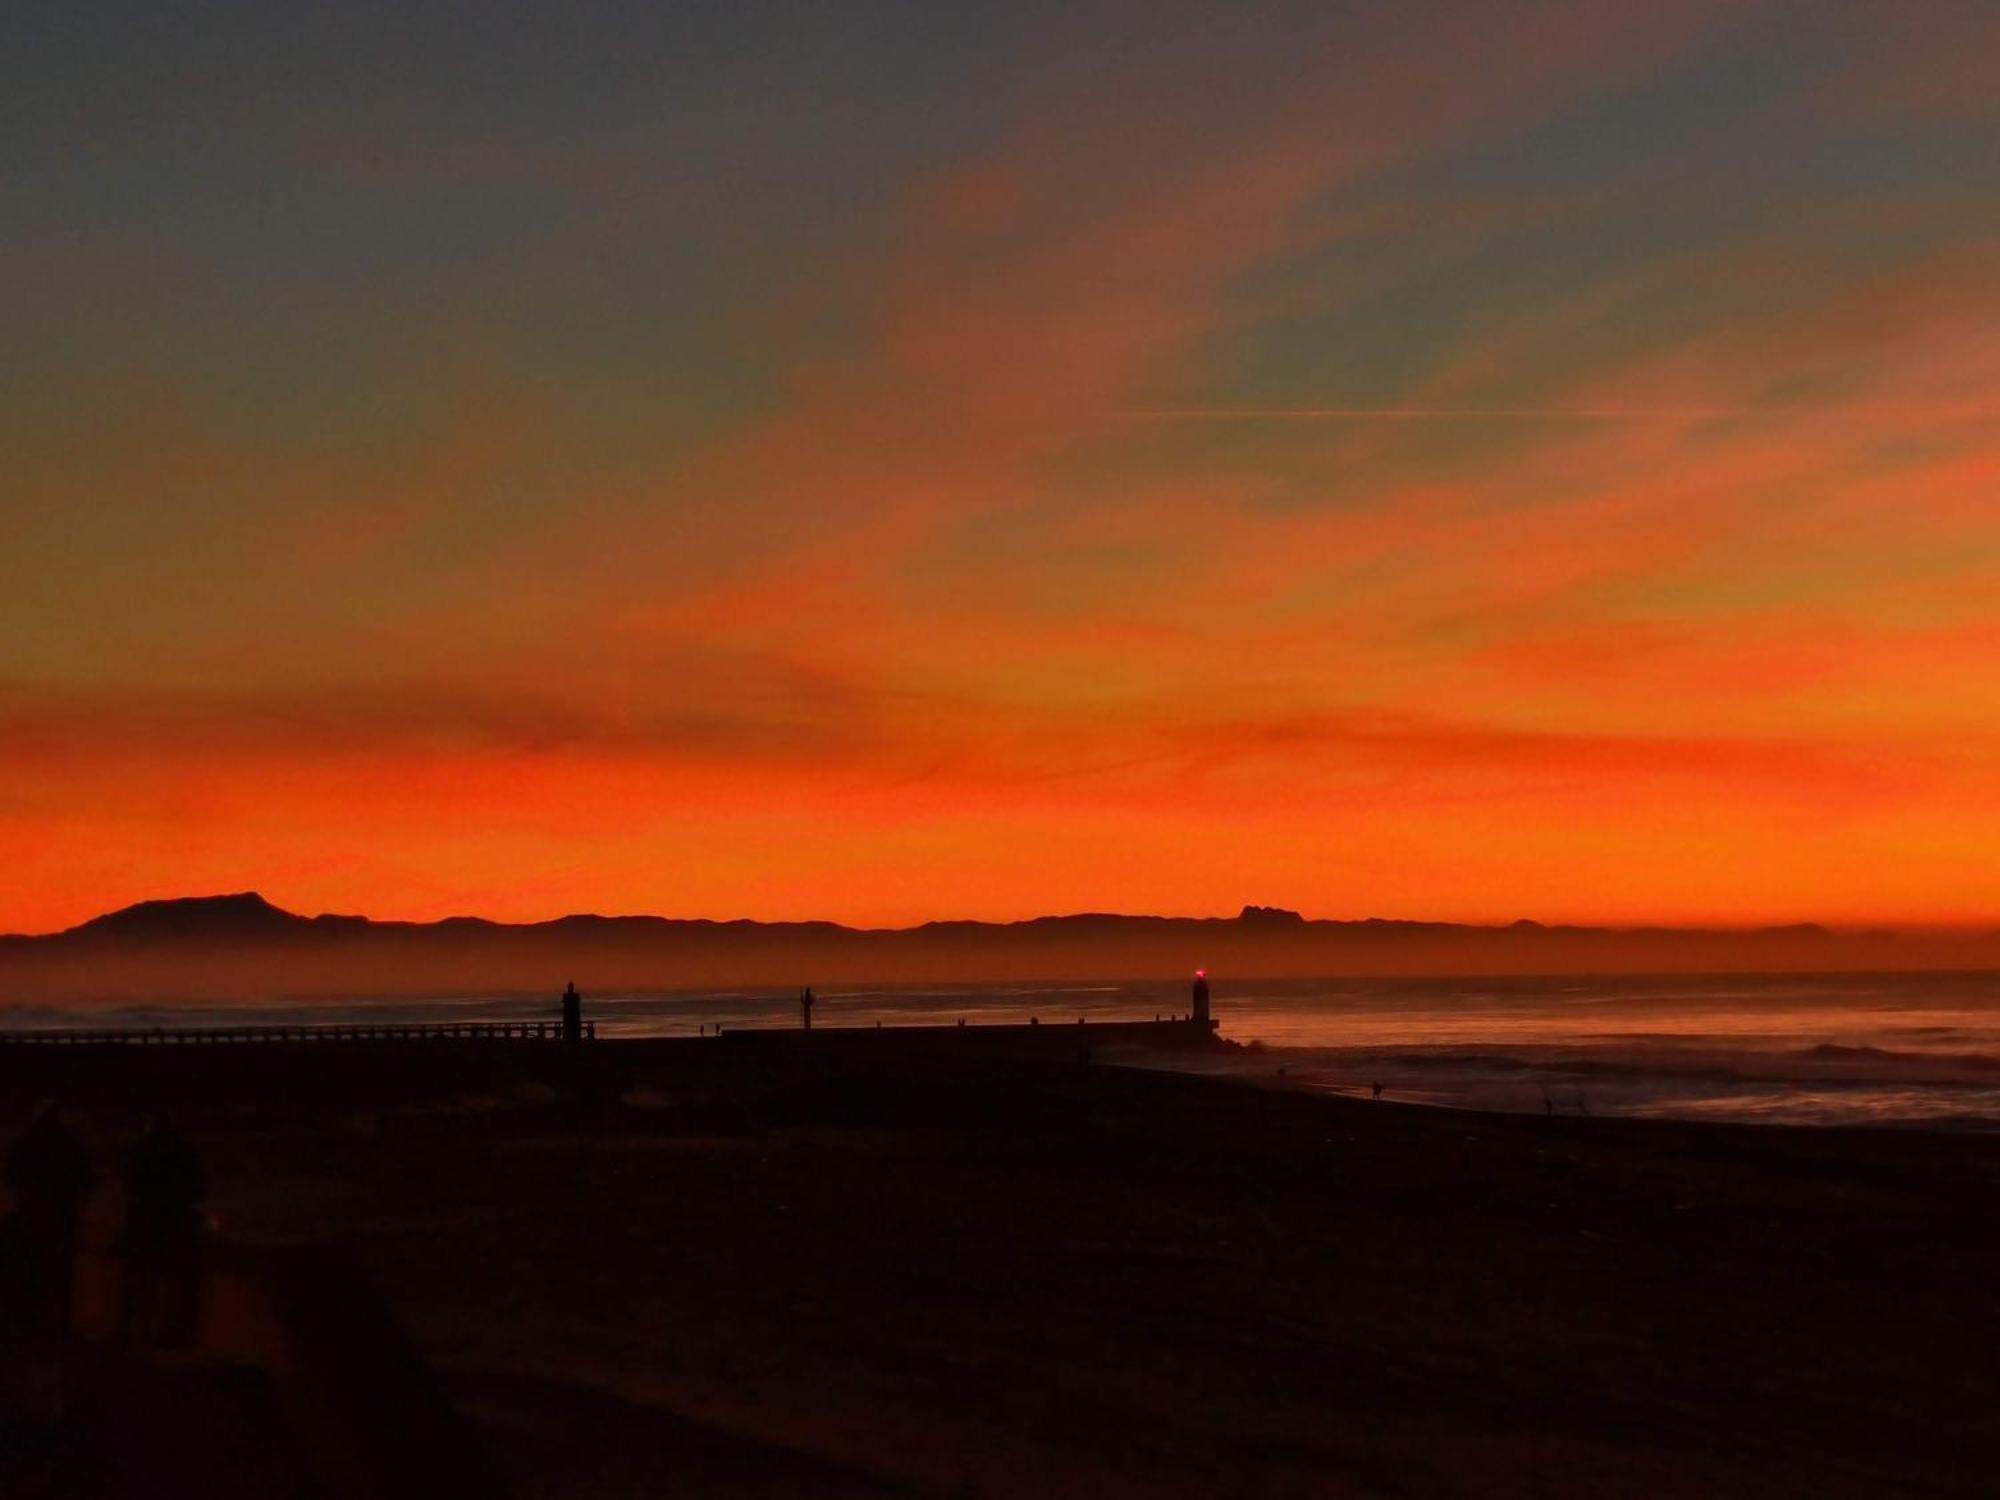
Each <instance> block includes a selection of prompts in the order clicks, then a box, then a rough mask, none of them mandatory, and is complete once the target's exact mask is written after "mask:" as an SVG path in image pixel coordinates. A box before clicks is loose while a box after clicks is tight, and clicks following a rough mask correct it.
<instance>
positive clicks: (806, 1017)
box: [799, 985, 813, 1031]
mask: <svg viewBox="0 0 2000 1500" xmlns="http://www.w3.org/2000/svg"><path fill="white" fill-rule="evenodd" d="M799 1020H800V1021H801V1022H802V1023H804V1026H805V1029H806V1030H807V1031H811V1030H812V1029H813V992H812V986H811V985H807V986H806V987H805V988H804V989H802V990H800V991H799Z"/></svg>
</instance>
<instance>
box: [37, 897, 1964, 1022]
mask: <svg viewBox="0 0 2000 1500" xmlns="http://www.w3.org/2000/svg"><path fill="white" fill-rule="evenodd" d="M1197 968H1206V969H1208V970H1209V971H1210V972H1211V973H1213V974H1215V975H1216V976H1217V977H1218V978H1219V979H1221V980H1222V981H1224V982H1225V983H1227V982H1230V981H1236V980H1242V979H1246V978H1252V977H1260V976H1261V977H1274V976H1279V975H1296V976H1322V975H1323V976H1339V975H1398V974H1408V975H1448V974H1564V973H1599V974H1602V973H1641V972H1644V973H1695V972H1805V973H1810V972H1829V971H1857V970H1870V969H1903V968H1918V969H1992V968H2000V933H1994V932H1990V931H1976V932H1975V931H1967V932H1931V933H1897V932H1888V931H1880V932H1860V931H1855V932H1829V931H1828V930H1826V929H1825V928H1822V927H1819V926H1815V925H1811V924H1804V925H1799V926H1791V927H1773V928H1760V929H1755V930H1737V931H1731V930H1720V929H1673V928H1625V929H1612V928H1592V927H1560V926H1543V925H1541V924H1539V923H1535V922H1527V921H1522V922H1515V923H1512V924H1510V925H1507V926H1468V925H1460V924H1453V923H1442V922H1393V921H1382V920H1379V919H1372V918H1371V919H1369V920H1367V921H1355V922H1349V921H1337V922H1336V921H1308V920H1307V919H1306V918H1305V917H1303V916H1301V915H1300V914H1299V913H1298V912H1296V911H1289V910H1286V909H1284V908H1282V907H1274V906H1246V907H1244V908H1243V910H1242V911H1241V912H1240V913H1239V914H1238V915H1236V916H1235V917H1146V916H1118V915H1111V914H1105V913H1085V914H1081V915H1076V916H1062V917H1038V918H1035V919H1033V920H1031V921H1024V922H927V923H925V924H923V925H922V926H919V927H908V928H896V929H869V928H853V927H843V926H841V925H839V924H838V923H833V922H751V921H734V922H713V921H705V920H674V919H669V918H664V917H604V916H570V917H561V918H558V919H556V920H554V921H550V922H532V923H520V924H509V923H501V922H489V921H486V920H484V919H483V918H479V917H450V918H446V919H445V920H443V921H439V922H378V921H374V920H371V919H369V918H367V917H353V916H317V917H303V916H299V915H297V914H295V913H292V912H288V911H284V910H282V909H281V908H279V907H276V906H273V905H272V904H271V903H270V902H268V901H266V900H265V899H264V898H263V897H262V896H259V895H256V894H254V893H248V892H246V893H243V894H240V895H231V896H205V897H194V898H189V899H183V900H175V901H147V902H142V903H141V904H139V905H137V906H130V907H127V908H125V909H124V910H122V911H116V912H112V913H110V914H108V915H106V916H102V917H98V918H95V919H94V920H92V921H89V922H85V923H84V924H82V925H81V926H79V927H74V928H71V929H70V930H68V931H67V932H59V933H51V934H47V935H43V936H33V937H23V936H14V937H0V1003H6V1004H13V1005H21V1004H34V1003H38V1002H49V1003H63V1002H69V1001H76V1000H91V999H103V1000H126V1001H130V1000H139V999H218V1000H226V999H235V998H242V999H252V998H255V999H263V998H271V997H277V996H305V995H317V996H356V995H385V996H386V995H449V994H468V993H508V992H539V991H542V990H545V989H547V988H548V987H549V986H550V985H551V984H560V983H561V982H562V980H564V979H566V978H568V977H570V976H571V975H574V976H576V977H577V979H578V980H579V981H580V982H582V983H585V984H586V985H587V987H589V988H591V989H593V990H595V991H597V992H599V993H602V992H603V991H605V990H661V989H682V988H701V987H705V986H711V985H719V984H738V985H741V984H750V985H797V984H800V983H804V982H807V981H810V982H812V983H815V984H829V983H853V982H857V981H874V982H880V983H892V984H893V983H909V984H921V983H926V982H931V981H961V980H972V979H989V980H1008V979H1140V978H1148V977H1169V976H1180V975H1184V974H1187V973H1189V972H1191V971H1193V970H1194V969H1197Z"/></svg>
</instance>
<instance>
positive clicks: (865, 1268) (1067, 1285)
mask: <svg viewBox="0 0 2000 1500" xmlns="http://www.w3.org/2000/svg"><path fill="white" fill-rule="evenodd" d="M1004 1050H1005V1049H1001V1048H984V1047H979V1046H973V1045H964V1044H960V1045H955V1046H945V1047H936V1046H925V1045H922V1044H919V1043H915V1042H904V1041H902V1040H900V1039H897V1038H895V1037H894V1035H893V1033H891V1034H889V1035H887V1036H882V1035H879V1034H878V1036H877V1037H876V1038H871V1039H869V1040H868V1043H867V1044H865V1045H852V1044H850V1045H844V1046H843V1045H781V1046H773V1047H758V1046H734V1047H732V1046H726V1045H717V1044H712V1043H711V1044H708V1045H706V1046H703V1045H688V1044H648V1043H593V1044H589V1045H586V1046H584V1047H582V1048H579V1049H564V1048H562V1047H560V1046H559V1045H538V1044H532V1043H517V1044H465V1043H459V1044H450V1043H447V1044H438V1045H435V1046H431V1047H402V1048H397V1047H393V1046H392V1047H382V1048H367V1047H353V1048H338V1049H309V1048H307V1049H302V1048H242V1049H223V1048H215V1049H190V1050H188V1051H185V1052H183V1053H180V1054H178V1055H169V1054H165V1053H157V1052H150V1051H137V1050H128V1051H124V1052H121V1053H110V1054H105V1053H95V1054H93V1053H85V1052H77V1053H73V1054H66V1055H63V1056H61V1057H58V1058H50V1057H49V1056H47V1055H46V1054H44V1055H42V1056H39V1057H28V1056H25V1055H23V1054H19V1053H17V1054H16V1055H15V1056H12V1057H7V1058H4V1059H0V1108H4V1112H5V1113H4V1118H5V1120H6V1121H8V1122H9V1123H11V1122H13V1121H15V1120H17V1119H19V1118H20V1117H21V1116H22V1115H23V1114H24V1113H25V1111H26V1109H27V1108H28V1106H29V1104H30V1103H31V1101H32V1097H33V1096H35V1095H37V1094H40V1093H45V1092H48V1091H50V1090H51V1089H60V1091H61V1092H62V1093H63V1094H64V1096H65V1097H66V1099H68V1100H69V1102H70V1104H71V1106H72V1108H73V1111H74V1116H75V1118H76V1120H77V1122H78V1124H79V1126H80V1128H81V1133H83V1134H84V1135H85V1137H86V1139H87V1140H88V1141H89V1143H90V1144H91V1146H92V1149H93V1151H94V1152H95V1153H97V1154H98V1155H99V1156H100V1157H101V1158H104V1159H106V1160H110V1159H113V1158H115V1153H116V1151H117V1150H118V1149H119V1143H120V1142H121V1141H122V1140H123V1139H125V1138H126V1137H127V1136H129V1134H130V1132H131V1131H132V1130H134V1129H136V1126H137V1121H138V1118H139V1110H140V1108H141V1106H142V1105H144V1104H147V1103H151V1102H163V1103H165V1104H167V1105H168V1106H169V1107H170V1108H171V1109H173V1110H174V1111H175V1113H176V1114H177V1116H178V1117H179V1119H180V1120H181V1122H182V1124H183V1126H184V1128H185V1129H186V1131H187V1132H188V1133H189V1134H190V1135H191V1136H192V1137H193V1138H194V1139H195V1141H196V1142H197V1143H198V1145H199V1146H200V1148H201V1150H202V1152H203V1154H204V1156H205V1158H206V1160H207V1163H208V1167H209V1172H210V1175H211V1178H212V1181H213V1190H212V1193H211V1197H210V1204H209V1206H210V1210H211V1212H212V1213H213V1215H214V1216H215V1217H216V1219H217V1220H218V1221H219V1224H220V1230H219V1232H220V1234H221V1235H222V1236H223V1237H224V1238H226V1239H228V1240H230V1241H232V1242H237V1243H252V1244H254V1243H265V1242H285V1241H310V1242H342V1243H350V1244H352V1245H353V1246H355V1247H356V1248H357V1250H358V1253H359V1256H360V1259H361V1261H362V1262H363V1264H364V1265H365V1267H366V1269H367V1273H368V1275H369V1276H370V1277H371V1278H372V1280H373V1282H374V1284H375V1286H376V1287H377V1289H378V1290H379V1292H380V1294H381V1296H382V1298H383V1299H384V1300H385V1301H386V1302H387V1304H388V1305H389V1306H390V1308H391V1309H392V1310H393V1312H394V1314H395V1316H396V1317H397V1318H398V1319H399V1320H400V1322H401V1323H402V1325H403V1327H404V1328H405V1330H406V1331H407V1333H408V1336H409V1337H410V1339H411V1340H412V1341H413V1343H414V1345H415V1346H416V1348H417V1349H418V1351H419V1352H420V1353H421V1355H422V1356H423V1358H424V1359H425V1360H426V1361H427V1363H428V1364H429V1366H430V1367H431V1369H432V1370H433V1371H434V1372H435V1373H436V1375H437V1377H438V1378H439V1380H440V1382H441V1383H442V1387H443V1389H444V1391H445V1392H446V1393H447V1395H448V1397H449V1399H450V1401H451V1403H452V1404H453V1405H454V1406H455V1407H456V1408H457V1410H458V1411H459V1413H460V1414H461V1415H462V1416H463V1417H464V1418H465V1420H466V1421H467V1423H468V1424H469V1426H470V1429H471V1431H472V1433H473V1434H474V1436H475V1439H476V1441H477V1443H478V1444H479V1445H480V1447H482V1448H483V1449H484V1450H485V1452H486V1453H487V1454H488V1455H489V1456H490V1459H491V1461H492V1463H493V1465H494V1467H495V1469H496V1471H497V1472H498V1474H499V1476H500V1478H501V1480H502V1482H503V1484H504V1485H505V1486H506V1488H507V1489H508V1490H509V1491H510V1492H512V1493H514V1494H516V1495H520V1496H558V1495H591V1496H606V1495H651V1494H667V1493H672V1494H677V1495H716V1496H724V1495H727V1496H744V1495H772V1496H776V1495H857V1496H858V1495H897V1494H910V1495H917V1494H935V1495H990V1496H1005V1495H1023V1494H1032V1493H1043V1494H1062V1495H1079V1494H1088V1495H1203V1494H1232V1495H1260V1496H1284V1495H1316V1494H1350V1493H1351V1494H1381V1495H1398V1494H1488V1495H1491V1494H1503V1495H1538V1494H1550V1495H1554V1494H1687V1495H1696V1494H1703V1495H1710V1494H1751V1493H1756V1494H1767V1495H1768V1494H1800V1495H1803V1494H1815V1495H1833V1494H1851V1495H1885V1494H1975V1493H1984V1492H1986V1490H1987V1486H1988V1484H1989V1482H1990V1473H1989V1468H1990V1460H1991V1453H1992V1446H1991V1439H1992V1425H1991V1424H1992V1413H1993V1411H1994V1409H1995V1403H1996V1397H2000V1370H1996V1366H1995V1362H1994V1360H1993V1358H1992V1337H1993V1333H1994V1330H1995V1328H1996V1327H2000V1322H1996V1317H1995V1314H1996V1312H2000V1294H1996V1291H1995V1288H1996V1286H2000V1279H1996V1276H1995V1272H1996V1270H2000V1234H1996V1230H2000V1213H1996V1204H2000V1142H1996V1141H1993V1140H1991V1139H1984V1138H1977V1137H1951V1136H1943V1135H1928V1134H1920V1133H1907V1132H1906V1133H1889V1132H1861V1131H1832V1130H1827V1131H1801V1130H1778V1129H1767V1128H1754V1127H1705V1128H1694V1127H1689V1126H1684V1125H1674V1124H1665V1123H1651V1122H1639V1121H1612V1120H1576V1119H1553V1120H1548V1119H1538V1118H1528V1117H1518V1116H1516V1117H1502V1116H1491V1115H1479V1114H1472V1113H1464V1112H1458V1111H1446V1110H1427V1109H1419V1108H1410V1107H1401V1106H1397V1105H1394V1104H1372V1103H1368V1102H1365V1101H1355V1100H1347V1099H1338V1098H1328V1097H1324V1096H1321V1095H1315V1094H1310V1093H1306V1092H1302V1091H1297V1090H1292V1089H1285V1088H1278V1087H1268V1088H1259V1087H1253V1086H1249V1085H1246V1084H1244V1083H1241V1082H1222V1081H1218V1080H1213V1079H1205V1078H1196V1077H1186V1076H1176V1075H1172V1074H1165V1073H1152V1072H1143V1071H1134V1070H1128V1069H1124V1068H1115V1067H1106V1066H1103V1065H1101V1064H1086V1063H1084V1062H1082V1061H1081V1060H1080V1058H1079V1057H1078V1056H1074V1055H1071V1054H1070V1053H1069V1052H1068V1051H1066V1050H1058V1049H1056V1048H1054V1047H1052V1046H1044V1047H1043V1048H1042V1049H1041V1050H1042V1051H1043V1052H1044V1053H1045V1054H1046V1055H1044V1056H1042V1057H1039V1058H1025V1057H1011V1056H1005V1055H998V1054H999V1053H1000V1052H1002V1051H1004ZM116 1207H117V1206H116V1202H115V1199H114V1197H113V1196H112V1195H111V1194H110V1193H109V1192H106V1193H100V1195H99V1198H98V1200H97V1201H96V1202H95V1204H94V1206H93V1212H94V1213H95V1215H96V1216H97V1217H98V1218H99V1219H100V1220H104V1221H107V1222H108V1221H109V1220H110V1219H111V1218H112V1217H115V1214H116Z"/></svg>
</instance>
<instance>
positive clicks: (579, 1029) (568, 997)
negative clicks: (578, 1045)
mask: <svg viewBox="0 0 2000 1500" xmlns="http://www.w3.org/2000/svg"><path fill="white" fill-rule="evenodd" d="M562 1007H563V1020H562V1034H563V1040H564V1041H566V1042H580V1041H582V1040H583V996H581V995H579V994H578V993H577V992H576V981H575V980H571V981H570V983H569V985H568V987H567V988H566V989H564V990H563V997H562Z"/></svg>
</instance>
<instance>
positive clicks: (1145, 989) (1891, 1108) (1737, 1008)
mask: <svg viewBox="0 0 2000 1500" xmlns="http://www.w3.org/2000/svg"><path fill="white" fill-rule="evenodd" d="M818 994H819V1001H820V1004H819V1006H818V1008H817V1010H816V1011H815V1013H814V1022H815V1025H817V1026H822V1027H831V1026H862V1027H873V1026H875V1025H877V1024H878V1023H879V1024H881V1025H884V1026H896V1025H923V1024H931V1025H938V1024H942V1025H950V1024H952V1023H954V1022H956V1021H958V1020H960V1019H964V1020H965V1021H966V1023H967V1024H968V1025H980V1024H993V1023H998V1022H1018V1021H1026V1020H1028V1019H1029V1018H1030V1017H1037V1018H1039V1019H1040V1020H1042V1021H1043V1022H1045V1023H1056V1024H1069V1025H1074V1024H1075V1023H1076V1021H1077V1020H1078V1018H1082V1019H1083V1020H1084V1021H1085V1022H1086V1023H1088V1022H1090V1021H1105V1020H1143V1019H1151V1018H1152V1017H1154V1016H1160V1015H1170V1014H1173V1013H1176V1012H1181V1011H1185V1010H1186V1008H1187V1003H1188V999H1187V990H1186V987H1185V986H1184V985H1183V984H1181V983H1178V982H1176V983H1162V982H1157V981H1151V982H1140V983H1129V984H1083V983H1079V984H1045V985H1023V984H987V985H972V984H968V985H954V986H939V987H935V988H927V989H917V988H896V989H870V988H866V987H860V986H848V987H841V986H835V987H832V988H828V989H822V990H820V991H819V992H818ZM1214 1004H1215V1013H1216V1015H1217V1016H1218V1018H1219V1020H1220V1022H1221V1032H1222V1035H1223V1036H1224V1037H1226V1038H1228V1039H1229V1040H1231V1041H1234V1042H1237V1043H1239V1044H1241V1045H1240V1046H1239V1047H1238V1048H1236V1049H1233V1050H1231V1051H1228V1052H1226V1053H1218V1054H1213V1055H1207V1056H1195V1057H1191V1058H1189V1059H1187V1060H1185V1061H1184V1062H1182V1061H1178V1060H1177V1061H1176V1063H1175V1065H1176V1066H1185V1067H1188V1068H1192V1069H1196V1070H1199V1071H1203V1072H1212V1073H1219V1074H1230V1075H1237V1076H1244V1077H1256V1078H1272V1077H1275V1076H1277V1075H1278V1073H1279V1072H1280V1070H1282V1071H1283V1075H1284V1077H1285V1078H1286V1080H1287V1081H1289V1082H1293V1083H1298V1084H1302V1085H1305V1086H1309V1087H1316V1088H1323V1089H1327V1090H1330V1091H1334V1092H1340V1093H1349V1094H1366V1093H1368V1092H1369V1091H1370V1089H1371V1086H1372V1085H1373V1084H1375V1083H1380V1084H1381V1085H1382V1087H1383V1093H1384V1097H1385V1098H1389V1099H1393V1100H1399V1101H1403V1102H1409V1103H1422V1104H1432V1105H1442V1106H1454V1107H1460V1108H1472V1109H1497V1110H1518V1111H1528V1112H1536V1113H1539V1112H1543V1111H1553V1112H1556V1113H1559V1114H1591V1115H1653V1116H1667V1117H1673V1118H1679V1119H1689V1120H1738V1121H1771V1122H1774V1123H1784V1124H1818V1125H1834V1124H1880V1125H1899V1126H1925V1127H1930V1128H1934V1129H1960V1130H2000V974H1990V973H1989V974H1917V975H1861V976H1847V975H1835V976H1826V975H1814V976H1790V977H1786V976H1729V977H1698V978H1615V979H1578V978H1552V979H1517V978H1504V979H1483V980H1481V979H1450V980H1410V979H1393V980H1353V979H1341V980H1305V979H1301V980H1260V981H1243V982H1240V983H1231V982H1229V981H1228V980H1227V979H1218V980H1217V981H1216V985H1215V1001H1214ZM586 1013H587V1014H588V1015H589V1016H590V1017H591V1018H592V1019H593V1020H594V1021H595V1022H596V1023H597V1029H598V1035H600V1036H605V1037H619V1036H693V1035H695V1034H697V1032H698V1031H699V1030H700V1029H702V1028H703V1027H708V1028H711V1029H712V1028H713V1027H715V1026H717V1025H720V1026H722V1027H724V1028H731V1029H740V1028H743V1027H751V1026H756V1027H767V1026H790V1025H795V1024H796V1023H797V1015H798V1012H797V1004H796V992H795V991H792V990H776V989H745V990H738V991H730V992H721V993H717V992H705V993H701V994H692V993H674V992H668V993H656V994H643V995H638V994H633V995H606V994H593V995H589V996H588V997H587V1010H586ZM555 1014H556V1002H555V999H554V997H553V996H549V997H542V996H534V997H522V996H465V997H450V998H437V999H430V1000H418V1001H381V1000H372V1001H366V1002H352V1003H344V1004H343V1003H333V1002H322V1003H310V1004H308V1003H299V1002H291V1003H286V1004H284V1005H271V1006H261V1007H258V1006H242V1005H232V1006H229V1007H227V1008H222V1007H217V1008H213V1009H205V1008H202V1007H197V1006H181V1005H176V1006H171V1007H163V1006H140V1007H124V1008H120V1009H118V1010H115V1011H94V1012H93V1013H92V1015H91V1022H92V1023H93V1024H97V1025H107V1026H111V1025H115V1026H161V1027H167V1028H173V1027H182V1026H202V1025H248V1024H259V1023H271V1024H276V1023H279V1022H284V1023H288V1024H293V1025H299V1024H311V1023H322V1022H349V1021H357V1020H375V1021H416V1020H426V1021H429V1020H469V1019H475V1018H476V1019H494V1020H501V1019H552V1018H553V1017H554V1016H555ZM5 1024H6V1025H8V1026H10V1027H21V1026H73V1025H76V1024H78V1016H77V1014H76V1012H74V1011H63V1012H53V1011H47V1012H38V1011H34V1010H30V1009H23V1008H13V1009H10V1010H9V1011H8V1012H7V1013H6V1016H5ZM1105 1056H1106V1060H1107V1061H1108V1060H1114V1054H1112V1053H1108V1052H1107V1053H1106V1054H1105ZM1134 1060H1135V1061H1136V1060H1139V1059H1134Z"/></svg>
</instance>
